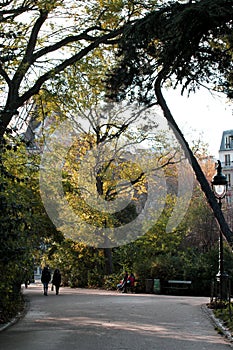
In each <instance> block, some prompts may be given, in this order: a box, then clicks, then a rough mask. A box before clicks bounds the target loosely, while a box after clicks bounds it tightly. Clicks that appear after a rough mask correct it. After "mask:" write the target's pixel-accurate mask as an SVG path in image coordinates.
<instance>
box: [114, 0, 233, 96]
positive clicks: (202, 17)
mask: <svg viewBox="0 0 233 350" xmlns="http://www.w3.org/2000/svg"><path fill="white" fill-rule="evenodd" d="M232 16H233V2H232V0H224V1H222V0H214V1H213V0H202V1H195V2H192V1H191V2H186V3H180V2H179V1H173V2H164V3H162V4H161V5H160V6H158V7H157V9H156V10H155V11H151V13H149V14H147V15H145V17H144V18H143V19H138V20H136V21H135V23H133V24H129V25H128V27H127V28H126V29H125V31H124V34H123V38H122V41H121V44H120V50H119V52H118V54H119V56H120V58H121V59H119V60H118V67H116V69H115V71H114V72H113V73H110V79H109V80H108V83H109V87H110V96H112V97H113V96H116V95H117V96H118V97H119V96H120V97H122V96H125V95H126V93H127V92H129V95H130V96H131V98H133V99H134V98H135V97H136V96H137V98H138V99H139V100H140V101H143V102H146V101H147V102H148V99H149V100H150V98H153V95H152V94H150V91H152V93H153V82H154V80H155V77H156V76H157V73H158V71H160V72H161V71H162V74H163V78H164V80H166V79H167V80H168V79H170V83H171V84H172V85H173V86H174V87H176V86H177V85H178V84H181V86H182V87H183V91H184V90H185V89H188V91H189V92H190V91H193V90H195V89H196V88H198V86H199V84H203V83H208V84H209V85H210V86H211V87H213V88H215V89H218V90H220V91H224V92H225V93H226V94H228V96H229V97H230V96H231V95H232V54H233V50H232ZM127 87H129V89H127ZM136 87H137V88H138V89H137V90H136ZM135 91H138V92H137V93H136V94H135Z"/></svg>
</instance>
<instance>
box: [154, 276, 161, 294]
mask: <svg viewBox="0 0 233 350" xmlns="http://www.w3.org/2000/svg"><path fill="white" fill-rule="evenodd" d="M153 292H154V293H155V294H160V293H161V285H160V279H158V278H155V279H154V286H153Z"/></svg>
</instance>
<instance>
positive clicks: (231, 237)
mask: <svg viewBox="0 0 233 350" xmlns="http://www.w3.org/2000/svg"><path fill="white" fill-rule="evenodd" d="M163 80H164V75H163V73H162V72H160V74H159V75H158V77H157V79H156V81H155V85H154V90H155V95H156V97H157V101H158V104H159V105H160V107H161V108H162V110H163V114H164V116H165V118H166V119H167V121H168V123H169V126H170V127H171V128H172V130H173V131H174V133H175V136H176V138H177V139H178V141H179V143H180V144H181V146H182V148H183V150H184V152H185V155H186V157H187V158H188V160H189V162H190V164H191V166H192V168H193V170H194V173H195V175H196V178H197V180H198V182H199V184H200V186H201V189H202V191H203V192H204V193H205V196H206V198H207V201H208V203H209V205H210V207H211V208H212V211H213V213H214V216H215V218H216V220H217V222H218V225H219V227H220V229H221V231H222V233H223V235H224V236H225V238H226V240H227V242H228V243H229V244H230V245H231V246H232V245H233V232H232V231H231V230H230V228H229V226H228V224H227V222H226V220H225V218H224V216H223V213H222V211H221V209H220V207H219V204H218V202H217V200H216V198H215V196H214V194H213V191H212V190H211V187H210V184H209V182H208V181H207V179H206V177H205V175H204V173H203V171H202V169H201V167H200V165H199V163H198V161H197V159H196V158H195V156H194V154H193V152H192V150H191V149H190V147H189V144H188V142H187V141H186V139H185V138H184V135H183V134H182V132H181V130H180V129H179V127H178V125H177V124H176V122H175V120H174V118H173V116H172V114H171V112H170V110H169V108H168V106H167V103H166V101H165V99H164V97H163V94H162V91H161V89H162V81H163Z"/></svg>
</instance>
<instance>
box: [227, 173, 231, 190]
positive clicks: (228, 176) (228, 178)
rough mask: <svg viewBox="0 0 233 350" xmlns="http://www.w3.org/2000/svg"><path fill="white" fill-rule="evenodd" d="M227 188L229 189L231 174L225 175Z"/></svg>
mask: <svg viewBox="0 0 233 350" xmlns="http://www.w3.org/2000/svg"><path fill="white" fill-rule="evenodd" d="M226 177H227V183H228V186H229V187H231V174H226Z"/></svg>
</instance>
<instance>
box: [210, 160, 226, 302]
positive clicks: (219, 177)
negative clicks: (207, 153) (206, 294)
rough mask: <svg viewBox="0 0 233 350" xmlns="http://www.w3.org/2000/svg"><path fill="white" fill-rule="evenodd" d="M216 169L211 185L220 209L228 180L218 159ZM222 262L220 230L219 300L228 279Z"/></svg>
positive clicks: (223, 296) (223, 293) (221, 297)
mask: <svg viewBox="0 0 233 350" xmlns="http://www.w3.org/2000/svg"><path fill="white" fill-rule="evenodd" d="M216 169H217V174H216V175H215V176H214V177H213V180H212V182H211V186H212V190H213V192H214V195H215V197H216V198H217V199H218V204H219V207H220V209H221V208H222V199H223V198H224V197H225V195H226V192H227V185H228V182H227V178H226V176H225V175H224V174H223V173H222V165H221V162H220V160H218V166H217V168H216ZM223 262H224V261H223V235H222V232H221V230H220V231H219V267H218V273H217V275H216V278H217V282H218V283H219V298H220V301H222V300H223V299H227V288H226V282H227V279H228V275H227V273H225V272H224V266H223Z"/></svg>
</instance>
